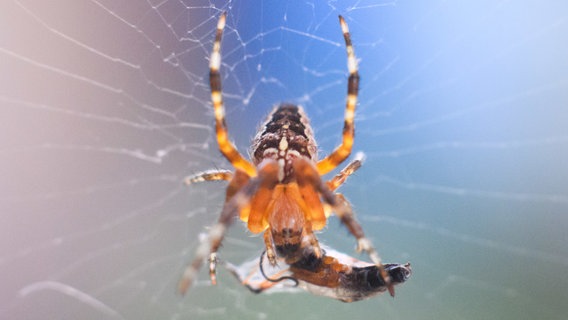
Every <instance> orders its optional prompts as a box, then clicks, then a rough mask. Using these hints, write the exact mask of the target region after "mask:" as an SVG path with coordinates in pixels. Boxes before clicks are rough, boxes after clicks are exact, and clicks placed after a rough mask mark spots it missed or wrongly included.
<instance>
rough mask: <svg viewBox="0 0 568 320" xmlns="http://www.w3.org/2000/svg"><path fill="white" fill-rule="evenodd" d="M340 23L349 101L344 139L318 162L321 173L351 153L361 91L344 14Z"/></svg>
mask: <svg viewBox="0 0 568 320" xmlns="http://www.w3.org/2000/svg"><path fill="white" fill-rule="evenodd" d="M339 24H340V25H341V30H342V31H343V38H344V39H345V47H346V49H347V68H348V70H349V79H348V81H347V102H346V104H345V122H344V124H343V140H342V142H341V144H340V145H339V146H338V147H337V148H336V149H335V150H333V152H332V153H331V154H330V155H328V156H327V157H325V158H324V159H322V160H320V161H319V162H318V163H317V171H318V173H319V174H320V175H324V174H326V173H328V172H330V171H331V170H333V169H335V168H336V167H337V166H338V165H339V164H340V163H342V162H343V161H345V159H347V157H349V155H350V154H351V148H352V147H353V139H354V136H355V125H354V124H353V120H354V118H355V107H356V105H357V94H358V92H359V72H358V70H357V59H356V58H355V52H354V50H353V45H352V44H351V36H350V35H349V28H348V27H347V23H345V20H344V19H343V17H342V16H339Z"/></svg>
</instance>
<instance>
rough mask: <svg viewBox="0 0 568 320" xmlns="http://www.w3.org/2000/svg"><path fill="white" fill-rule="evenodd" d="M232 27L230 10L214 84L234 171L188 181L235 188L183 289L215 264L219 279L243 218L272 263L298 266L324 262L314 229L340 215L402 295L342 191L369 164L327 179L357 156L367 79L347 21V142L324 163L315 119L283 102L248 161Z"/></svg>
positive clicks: (216, 51)
mask: <svg viewBox="0 0 568 320" xmlns="http://www.w3.org/2000/svg"><path fill="white" fill-rule="evenodd" d="M225 22H226V13H223V14H222V15H221V17H220V19H219V21H218V24H217V31H216V34H215V41H214V43H213V51H212V53H211V57H210V61H209V81H210V87H211V101H212V104H213V109H214V113H215V129H216V137H217V143H218V144H219V150H220V151H221V153H222V154H223V156H225V158H226V159H227V160H228V161H229V162H230V163H231V164H232V166H233V167H234V171H227V170H211V171H206V172H203V173H201V174H198V175H196V176H193V177H190V178H188V179H187V180H186V182H187V183H194V182H200V181H214V180H228V181H229V185H228V187H227V191H226V199H225V203H224V206H223V209H222V211H221V214H220V216H219V219H218V221H217V223H216V224H215V225H213V226H212V227H211V228H210V229H209V232H208V236H207V238H206V240H205V241H203V242H201V243H200V245H199V246H198V248H197V251H196V253H195V258H194V260H193V261H192V263H191V264H189V265H188V266H187V267H186V269H185V271H184V273H183V276H182V278H181V280H180V282H179V288H178V289H179V292H180V293H182V294H184V293H185V292H186V291H187V289H188V288H189V287H190V286H191V283H192V281H193V280H194V278H195V277H196V274H197V272H198V270H199V269H200V268H201V266H202V264H203V263H204V262H205V261H206V260H207V259H209V274H210V277H211V281H212V283H216V276H215V270H216V263H217V250H218V249H219V247H220V246H221V243H222V241H223V238H224V236H225V232H226V231H227V228H228V227H229V226H230V224H231V223H232V221H233V218H235V217H236V216H239V217H240V219H241V220H242V221H243V222H246V223H247V227H248V229H249V230H250V231H251V232H252V233H255V234H257V233H261V232H263V233H264V243H265V246H266V256H267V259H268V261H269V262H270V263H271V264H272V265H275V264H276V260H277V258H284V259H285V262H286V263H287V264H289V265H290V264H293V263H294V262H297V261H299V260H301V259H304V258H305V257H307V256H309V255H312V254H313V255H314V256H315V258H316V259H320V258H321V257H322V252H321V249H320V246H319V243H318V240H317V238H316V236H315V235H314V231H318V230H321V229H322V228H323V227H324V226H325V225H326V223H327V218H328V217H329V216H330V215H331V213H332V212H333V213H335V214H336V215H337V216H338V217H339V219H340V221H341V222H342V223H343V224H344V225H345V226H346V227H347V229H348V230H349V232H350V233H351V234H352V235H353V236H354V237H355V238H356V239H357V251H364V252H366V253H367V254H368V255H369V257H370V258H371V261H372V262H373V263H374V264H375V266H376V267H377V269H378V270H379V273H380V276H381V277H382V279H384V281H385V284H386V287H387V288H388V290H389V292H390V294H391V295H392V296H394V289H393V285H392V283H391V278H390V276H389V274H388V272H387V271H386V270H385V268H384V267H383V265H382V263H381V259H380V257H379V255H378V253H377V251H376V250H375V248H374V246H373V244H372V243H371V241H370V240H369V239H368V238H366V237H365V234H364V232H363V228H362V227H361V225H360V224H359V223H358V222H357V220H356V219H355V216H354V213H353V211H352V209H351V205H350V204H349V202H348V201H347V200H346V199H345V198H344V196H343V195H342V194H339V193H335V192H334V191H335V189H337V188H338V187H339V186H340V185H341V184H342V183H343V182H344V181H345V179H346V178H347V177H348V176H349V175H350V174H352V173H353V172H354V171H355V170H357V169H358V168H359V167H360V165H361V160H362V159H356V160H355V161H354V162H352V163H350V164H349V165H348V166H347V167H346V168H345V169H344V170H342V171H341V172H340V173H339V174H338V175H337V176H335V177H334V178H333V179H331V180H330V181H327V182H324V181H323V180H322V176H323V175H325V174H326V173H329V172H330V171H331V170H333V169H335V168H336V167H337V166H338V165H339V164H341V163H342V162H343V161H345V160H346V159H347V158H348V157H349V156H350V155H351V149H352V146H353V139H354V131H355V129H354V124H353V120H354V117H355V107H356V104H357V94H358V90H359V74H358V69H357V59H356V58H355V54H354V51H353V46H352V45H351V36H350V34H349V29H348V27H347V24H346V23H345V20H344V19H343V17H341V16H339V23H340V25H341V30H342V32H343V38H344V40H345V46H346V49H347V66H348V71H349V78H348V82H347V101H346V107H345V120H344V125H343V137H342V142H341V144H340V145H339V146H338V147H336V149H335V150H333V152H332V153H331V154H329V155H328V156H327V157H325V158H323V159H321V160H318V159H317V152H318V150H317V145H316V142H315V139H314V135H313V130H312V128H311V126H310V122H309V119H308V117H307V116H306V114H305V113H304V110H303V108H302V107H301V106H297V105H292V104H280V105H278V106H276V107H275V108H274V109H273V110H272V112H271V113H270V114H269V115H268V118H267V120H266V122H265V123H264V125H263V126H262V128H261V129H260V130H259V132H258V134H257V135H256V137H255V138H254V141H253V143H252V148H251V149H252V150H251V158H252V159H251V160H252V161H249V160H247V159H245V157H243V156H242V155H241V154H240V153H239V151H238V150H237V149H236V147H235V146H234V145H233V143H231V142H230V141H229V138H228V132H227V125H226V123H225V108H224V105H223V96H222V92H221V75H220V72H219V68H220V66H221V53H220V50H221V38H222V35H223V29H224V27H225Z"/></svg>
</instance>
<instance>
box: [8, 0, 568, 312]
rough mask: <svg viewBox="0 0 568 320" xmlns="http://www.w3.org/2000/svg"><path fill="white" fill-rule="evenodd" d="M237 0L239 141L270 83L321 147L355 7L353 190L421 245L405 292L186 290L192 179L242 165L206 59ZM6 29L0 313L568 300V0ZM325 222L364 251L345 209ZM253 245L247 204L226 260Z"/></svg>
mask: <svg viewBox="0 0 568 320" xmlns="http://www.w3.org/2000/svg"><path fill="white" fill-rule="evenodd" d="M225 10H226V11H228V20H227V28H226V30H225V36H224V39H223V44H222V57H223V65H222V69H221V73H222V77H223V86H224V97H225V102H226V108H227V122H228V126H229V132H230V135H231V136H232V138H233V139H234V141H235V143H236V145H237V146H238V148H239V149H240V150H241V152H243V153H247V151H248V148H249V146H250V142H251V139H252V137H253V136H254V134H255V132H256V129H257V128H258V125H259V123H260V122H262V121H263V120H264V117H265V116H266V114H267V113H268V112H269V111H270V110H271V108H272V106H273V105H274V104H276V103H278V102H281V101H288V102H292V103H297V104H301V105H303V106H304V107H305V109H306V111H307V113H308V115H310V117H311V120H312V125H313V127H314V130H315V134H316V138H317V139H318V142H319V145H320V149H321V155H325V154H326V153H328V152H330V151H331V150H333V148H334V147H335V146H336V145H337V144H338V143H339V142H340V135H341V129H342V123H343V112H344V104H345V95H346V87H347V84H346V80H347V67H346V55H345V48H344V45H343V38H342V34H341V31H340V27H339V23H338V19H337V15H338V14H341V15H343V16H344V17H345V18H346V21H347V22H348V24H349V27H350V29H351V33H352V39H353V43H354V46H355V52H356V55H357V57H358V58H359V60H360V74H361V91H360V103H359V107H358V110H357V118H356V131H357V135H356V141H355V147H354V150H355V151H364V152H365V153H366V155H367V159H366V162H365V164H364V166H363V168H362V169H361V170H360V171H358V172H357V173H356V174H355V175H354V176H353V177H351V178H350V179H349V180H348V183H347V184H346V185H345V186H343V187H342V189H341V192H343V193H344V194H345V195H346V196H347V198H348V199H350V201H351V202H352V203H353V205H354V207H355V209H356V211H357V214H358V217H359V220H360V222H361V223H362V225H363V227H364V229H365V230H366V232H367V233H368V235H369V237H370V238H372V239H373V241H374V242H375V244H376V246H377V247H378V250H379V252H380V254H381V256H382V257H383V259H384V260H385V261H387V262H398V263H403V262H406V261H410V262H411V263H412V266H413V270H414V274H413V276H412V278H411V279H410V280H409V281H408V282H407V283H406V284H404V285H403V286H400V287H398V290H397V296H396V297H395V298H394V299H392V298H390V297H388V296H381V297H375V298H373V299H370V300H368V301H364V302H357V303H353V304H344V303H340V302H337V301H333V300H330V299H326V298H321V297H315V296H311V295H309V294H307V293H298V294H286V293H280V294H272V295H253V294H251V293H249V292H248V291H247V290H246V289H245V288H243V287H242V286H240V285H239V284H238V283H237V281H236V280H235V279H233V278H232V277H231V276H230V275H229V274H228V273H227V272H226V270H224V269H222V268H220V270H219V285H217V286H211V285H210V284H209V281H208V276H207V274H206V272H205V271H204V270H202V272H201V274H200V277H199V281H198V283H197V284H196V286H194V287H193V288H192V290H191V291H190V292H189V293H188V294H187V295H186V296H185V297H180V296H179V295H177V294H176V292H175V291H176V284H177V281H178V279H179V277H180V275H181V273H182V272H183V269H184V266H185V264H186V263H187V262H188V261H190V260H191V259H192V257H193V253H194V250H195V248H196V246H197V244H198V241H199V240H198V239H199V234H200V233H202V232H204V231H206V230H207V229H206V228H207V226H210V225H211V224H212V223H213V222H214V221H216V219H217V216H218V214H219V212H220V210H221V206H222V202H223V198H224V188H225V183H222V182H211V183H203V184H199V185H193V186H191V187H186V186H184V185H183V184H182V181H183V178H184V177H185V176H187V175H190V174H194V173H196V172H199V171H202V170H206V169H210V168H228V169H230V168H231V167H230V166H229V165H228V163H227V162H226V161H225V160H224V159H223V157H222V156H221V155H220V153H219V151H218V150H217V144H216V141H215V139H214V132H213V130H212V128H213V113H212V110H211V109H212V108H211V105H210V102H209V87H208V69H207V68H208V56H209V54H210V51H211V47H212V41H213V37H214V31H215V25H216V22H217V18H218V16H219V14H220V13H221V12H222V11H225ZM0 26H1V28H0V119H1V120H0V121H1V124H2V125H0V137H1V138H0V163H1V166H0V188H1V191H0V192H1V193H0V282H1V283H2V286H1V287H0V318H2V319H77V318H78V317H79V318H81V319H324V318H325V319H345V318H352V317H357V318H364V317H368V318H371V317H372V318H381V319H516V320H518V319H536V318H539V319H565V317H566V314H567V313H568V307H567V305H566V301H567V300H568V277H567V276H566V275H565V273H566V270H568V268H567V267H568V245H567V243H568V236H567V233H566V229H567V227H568V191H567V190H568V167H567V165H566V162H567V159H568V112H567V111H566V107H567V106H566V105H567V102H568V77H567V76H568V59H567V58H566V57H568V42H567V41H566V35H567V34H568V4H566V3H563V2H561V1H522V2H518V1H475V2H472V3H463V2H460V3H453V2H451V1H450V2H448V1H429V2H424V3H417V2H414V3H409V2H406V1H396V0H395V1H341V2H338V1H328V2H309V1H307V2H302V1H264V2H262V3H261V2H260V1H258V2H253V1H248V2H245V1H229V2H225V1H184V0H165V1H152V0H147V1H136V2H132V1H131V2H128V4H127V3H126V2H121V1H108V0H80V1H77V0H73V1H70V0H62V1H57V2H53V1H49V2H46V1H37V0H36V1H33V0H8V1H3V2H2V3H1V4H0ZM330 176H331V175H330ZM318 237H319V239H320V241H322V242H324V243H326V244H328V245H330V246H332V247H334V248H336V249H338V250H340V251H343V252H346V253H349V254H352V255H354V256H356V257H360V258H361V259H367V257H366V256H364V255H361V256H359V255H357V254H356V253H355V252H354V250H353V249H354V246H355V241H354V239H353V238H352V237H351V236H350V235H349V234H348V233H347V231H346V229H345V228H344V227H342V226H340V225H339V223H338V222H337V219H336V218H331V219H330V222H329V226H328V227H327V228H326V229H325V230H324V231H323V232H322V233H321V234H319V235H318ZM262 247H263V242H262V238H261V237H258V236H254V235H251V234H250V232H248V231H247V230H246V228H245V227H244V226H243V225H242V224H241V223H239V222H237V223H235V224H234V226H233V227H232V229H231V231H230V232H229V235H228V238H227V240H226V241H225V243H224V246H223V248H222V249H221V252H220V258H221V259H223V260H224V261H230V262H233V263H240V262H242V261H245V260H248V259H251V258H254V257H257V256H258V255H259V254H260V252H261V251H262Z"/></svg>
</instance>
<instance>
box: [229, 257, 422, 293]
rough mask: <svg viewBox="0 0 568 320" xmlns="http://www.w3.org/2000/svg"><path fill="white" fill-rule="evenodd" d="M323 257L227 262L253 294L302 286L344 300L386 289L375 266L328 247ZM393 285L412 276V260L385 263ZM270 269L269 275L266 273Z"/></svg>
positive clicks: (300, 287)
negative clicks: (269, 262) (399, 262)
mask: <svg viewBox="0 0 568 320" xmlns="http://www.w3.org/2000/svg"><path fill="white" fill-rule="evenodd" d="M324 251H325V254H324V255H323V256H322V257H321V258H319V259H318V258H316V257H315V256H314V255H308V256H305V257H304V258H302V259H300V260H299V261H297V262H295V263H293V264H291V265H288V264H286V263H285V262H282V261H280V260H279V263H278V265H277V266H271V265H266V263H263V259H262V257H263V256H261V257H260V258H256V259H254V260H252V261H247V262H245V263H243V264H242V265H239V266H235V265H232V264H230V263H227V264H226V267H227V269H228V270H229V271H230V272H231V273H232V274H233V275H234V276H235V277H236V278H237V279H238V280H239V281H240V282H241V283H242V284H243V285H244V286H245V287H247V288H248V289H249V290H251V291H252V292H254V293H262V292H267V293H274V292H282V291H295V289H296V288H299V289H303V290H305V291H307V292H310V293H312V294H314V295H319V296H325V297H329V298H333V299H337V300H340V301H343V302H354V301H359V300H364V299H368V298H371V297H373V296H375V295H377V294H381V293H383V292H385V291H386V290H387V284H386V283H385V281H384V279H383V278H382V277H381V275H380V273H381V272H380V270H379V268H378V267H377V266H376V265H373V264H370V263H366V262H363V261H360V260H357V259H355V258H353V257H350V256H348V255H346V254H343V253H341V252H338V251H336V250H333V249H331V248H325V250H324ZM383 267H384V269H385V271H386V272H387V273H388V275H389V277H390V279H391V283H392V285H399V284H402V283H404V282H406V281H407V280H408V279H409V278H410V276H411V275H412V269H411V267H410V264H409V263H405V264H394V263H389V264H384V265H383ZM267 272H268V274H267Z"/></svg>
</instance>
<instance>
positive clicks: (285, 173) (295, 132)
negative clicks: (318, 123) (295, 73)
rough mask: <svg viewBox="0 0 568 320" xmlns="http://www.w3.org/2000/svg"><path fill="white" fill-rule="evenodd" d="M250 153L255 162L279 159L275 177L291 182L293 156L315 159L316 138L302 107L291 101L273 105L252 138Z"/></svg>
mask: <svg viewBox="0 0 568 320" xmlns="http://www.w3.org/2000/svg"><path fill="white" fill-rule="evenodd" d="M251 154H252V159H253V162H254V164H255V165H258V164H259V163H260V162H261V161H262V160H264V159H274V160H276V161H278V164H279V165H280V168H281V170H280V172H279V175H278V180H279V181H280V182H281V183H287V182H289V181H290V177H291V173H292V170H293V169H292V162H293V160H294V159H295V158H298V157H305V158H308V159H310V160H312V161H316V160H317V145H316V141H315V140H314V134H313V131H312V127H311V126H310V121H309V119H308V117H307V116H306V114H305V113H304V110H303V109H302V107H300V106H296V105H293V104H281V105H279V106H277V107H275V108H274V110H272V112H271V113H270V114H269V115H268V117H267V120H266V122H265V123H264V125H263V126H262V128H260V130H259V131H258V134H257V135H256V137H255V138H254V141H253V143H252V152H251Z"/></svg>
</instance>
